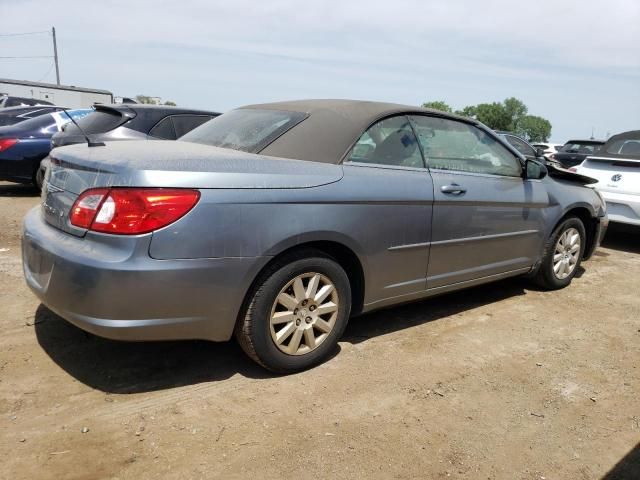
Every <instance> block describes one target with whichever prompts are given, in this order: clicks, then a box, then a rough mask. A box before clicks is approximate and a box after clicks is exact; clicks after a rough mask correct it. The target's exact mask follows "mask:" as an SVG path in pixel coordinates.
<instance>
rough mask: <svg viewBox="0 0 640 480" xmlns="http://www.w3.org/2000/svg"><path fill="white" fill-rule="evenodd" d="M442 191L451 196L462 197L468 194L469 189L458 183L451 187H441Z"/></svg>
mask: <svg viewBox="0 0 640 480" xmlns="http://www.w3.org/2000/svg"><path fill="white" fill-rule="evenodd" d="M440 191H441V192H442V193H446V194H449V195H462V194H463V193H466V192H467V189H466V188H464V187H462V186H460V185H458V184H457V183H452V184H451V185H443V186H442V187H440Z"/></svg>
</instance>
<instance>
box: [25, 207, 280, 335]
mask: <svg viewBox="0 0 640 480" xmlns="http://www.w3.org/2000/svg"><path fill="white" fill-rule="evenodd" d="M150 241H151V234H147V235H142V236H137V237H124V238H123V237H119V236H114V235H97V234H90V235H87V238H77V237H73V236H72V235H68V234H66V233H64V232H62V231H60V230H57V229H55V228H53V227H51V226H50V225H48V224H47V223H45V221H44V220H43V218H42V215H41V212H40V209H39V207H37V208H34V209H33V210H31V211H30V212H29V213H28V214H27V216H26V217H25V220H24V227H23V240H22V255H23V268H24V275H25V279H26V281H27V284H28V286H29V287H30V288H31V290H32V291H33V292H34V293H35V294H36V295H37V296H38V298H39V299H40V300H41V301H42V303H43V304H44V305H46V306H47V307H48V308H50V309H51V310H52V311H54V312H55V313H57V314H58V315H60V316H61V317H63V318H65V319H66V320H68V321H69V322H71V323H73V324H74V325H76V326H78V327H79V328H81V329H83V330H86V331H88V332H91V333H94V334H96V335H99V336H102V337H106V338H111V339H116V340H130V341H141V340H182V339H204V340H213V341H224V340H228V339H229V338H230V337H231V335H232V333H233V328H234V325H235V321H236V318H237V315H238V312H239V310H240V306H241V304H242V301H243V299H244V295H245V293H246V291H247V289H248V287H249V285H250V284H251V281H252V280H253V278H254V276H255V275H256V274H257V272H258V271H259V269H260V268H262V266H263V265H264V264H266V262H267V261H268V260H269V258H268V257H246V258H245V257H237V258H206V259H190V260H155V259H152V258H151V257H149V255H148V251H149V243H150Z"/></svg>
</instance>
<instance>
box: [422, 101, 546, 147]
mask: <svg viewBox="0 0 640 480" xmlns="http://www.w3.org/2000/svg"><path fill="white" fill-rule="evenodd" d="M422 106H423V107H427V108H434V109H436V110H441V111H443V112H448V113H451V112H452V111H453V109H452V108H451V107H450V106H449V105H448V104H447V103H446V102H444V101H441V100H438V101H433V102H427V103H423V104H422ZM528 111H529V109H528V108H527V106H526V105H525V104H524V102H522V100H518V99H517V98H514V97H510V98H507V99H506V100H504V101H503V102H493V103H480V104H478V105H468V106H466V107H464V108H463V109H462V110H456V111H455V113H456V114H458V115H462V116H465V117H471V118H475V119H476V120H478V121H480V122H482V123H484V124H485V125H486V126H487V127H489V128H492V129H494V130H504V131H507V132H514V133H518V134H520V135H522V136H523V137H525V138H526V139H528V140H529V141H531V142H541V141H547V140H548V139H549V137H550V136H551V123H549V121H548V120H546V119H545V118H542V117H536V116H534V115H527V113H528Z"/></svg>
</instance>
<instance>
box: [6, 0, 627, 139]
mask: <svg viewBox="0 0 640 480" xmlns="http://www.w3.org/2000/svg"><path fill="white" fill-rule="evenodd" d="M0 18H2V19H3V21H2V26H0V35H6V34H13V33H22V32H34V31H40V30H47V29H50V27H51V26H55V27H56V30H57V36H58V50H59V55H60V76H61V81H62V83H64V84H70V85H77V86H84V87H93V88H102V89H107V90H110V91H112V92H113V93H114V94H115V95H119V96H134V95H136V94H146V95H151V96H160V97H162V98H163V99H165V100H173V101H175V102H177V103H178V104H179V105H183V106H192V107H202V108H208V109H213V110H219V111H225V110H228V109H231V108H233V107H236V106H240V105H243V104H248V103H256V102H267V101H274V100H285V99H294V98H357V99H370V100H384V101H393V102H400V103H406V104H413V105H417V104H421V103H422V102H424V101H428V100H444V101H446V102H448V103H449V104H450V105H452V106H453V107H454V108H462V107H464V106H466V105H470V104H477V103H481V102H493V101H501V100H503V99H505V98H507V97H511V96H515V97H517V98H519V99H521V100H523V101H524V102H525V103H526V104H527V105H528V107H529V113H531V114H533V115H540V116H543V117H546V118H548V119H549V120H550V121H551V123H552V124H553V133H552V139H553V140H555V141H558V142H564V141H565V140H567V139H568V137H589V136H590V135H591V131H592V128H593V129H594V130H595V136H596V137H604V136H605V135H606V134H607V133H608V132H610V133H611V134H613V133H617V132H620V131H624V130H631V129H640V0H606V1H601V0H591V1H589V2H585V1H578V0H572V1H569V0H538V1H537V2H513V1H507V0H483V1H477V0H448V1H444V0H394V1H384V2H383V1H379V0H368V1H366V2H365V1H361V2H355V1H354V2H348V1H347V0H342V1H318V0H306V1H302V0H298V1H294V0H275V1H269V0H263V1H256V0H253V1H247V0H232V1H229V0H227V1H224V2H219V1H206V0H182V1H175V0H172V1H161V0H135V1H131V0H129V1H107V0H102V1H99V2H97V1H95V2H91V1H86V0H68V1H65V0H56V1H55V2H51V1H44V0H0ZM51 50H52V48H51V39H50V36H48V35H46V34H43V35H26V36H0V56H3V57H6V56H27V55H50V54H51ZM51 67H52V60H51V59H50V58H43V59H6V58H0V77H8V78H14V79H25V80H34V81H46V82H55V72H54V70H53V68H51Z"/></svg>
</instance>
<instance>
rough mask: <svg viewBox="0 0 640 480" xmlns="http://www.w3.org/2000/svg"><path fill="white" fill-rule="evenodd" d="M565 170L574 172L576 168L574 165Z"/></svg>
mask: <svg viewBox="0 0 640 480" xmlns="http://www.w3.org/2000/svg"><path fill="white" fill-rule="evenodd" d="M567 170H569V171H570V172H573V173H576V172H577V171H578V169H577V168H576V167H569V168H568V169H567Z"/></svg>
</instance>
